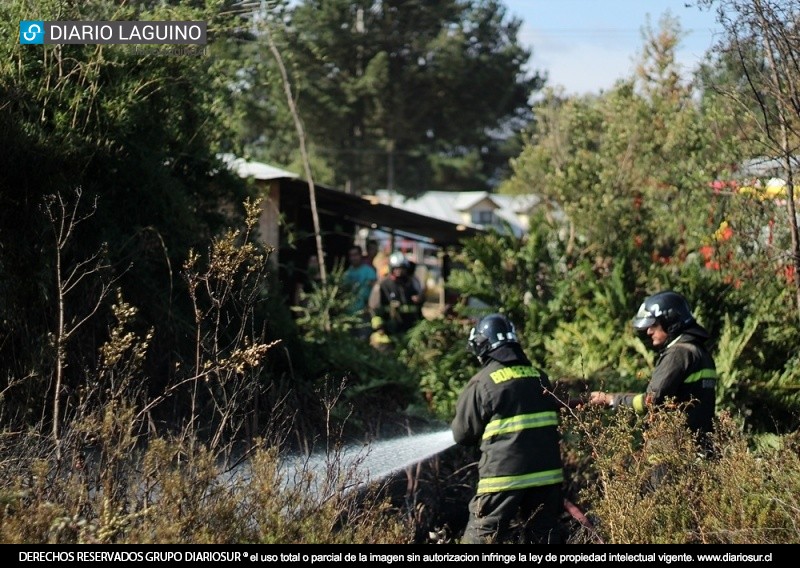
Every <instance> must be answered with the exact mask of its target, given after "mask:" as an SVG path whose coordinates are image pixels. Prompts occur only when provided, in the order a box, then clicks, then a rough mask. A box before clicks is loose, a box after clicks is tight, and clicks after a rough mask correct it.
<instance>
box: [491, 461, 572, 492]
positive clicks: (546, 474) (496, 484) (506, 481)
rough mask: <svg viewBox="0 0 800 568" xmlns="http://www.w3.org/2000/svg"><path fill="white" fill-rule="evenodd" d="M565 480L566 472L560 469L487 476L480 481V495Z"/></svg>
mask: <svg viewBox="0 0 800 568" xmlns="http://www.w3.org/2000/svg"><path fill="white" fill-rule="evenodd" d="M562 481H564V472H563V470H561V469H560V468H559V469H551V470H547V471H537V472H536V473H526V474H524V475H506V476H503V477H487V478H485V479H481V480H479V481H478V490H477V493H478V495H480V494H482V493H497V492H499V491H512V490H514V489H525V488H526V487H540V486H542V485H555V484H557V483H561V482H562Z"/></svg>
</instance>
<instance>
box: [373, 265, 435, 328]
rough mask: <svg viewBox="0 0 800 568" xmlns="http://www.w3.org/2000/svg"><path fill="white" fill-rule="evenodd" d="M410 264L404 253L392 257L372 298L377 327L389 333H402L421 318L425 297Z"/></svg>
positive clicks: (376, 285)
mask: <svg viewBox="0 0 800 568" xmlns="http://www.w3.org/2000/svg"><path fill="white" fill-rule="evenodd" d="M410 266H411V264H410V263H409V261H408V259H407V258H406V257H405V255H404V254H403V253H401V252H395V253H392V255H391V256H390V257H389V274H387V275H386V276H384V277H383V278H382V279H380V280H379V281H378V282H377V283H376V284H375V286H374V287H373V288H372V293H371V294H370V298H369V308H370V310H371V311H372V314H373V319H372V327H373V329H374V330H378V329H382V330H383V331H384V332H385V333H386V334H387V335H389V336H399V335H402V334H404V333H405V332H407V331H408V330H409V329H411V328H412V327H413V326H414V324H416V323H417V322H418V321H419V320H420V319H422V304H423V302H424V298H423V295H422V291H421V290H420V289H419V286H418V283H417V282H416V281H415V279H414V278H413V277H412V275H411V273H410Z"/></svg>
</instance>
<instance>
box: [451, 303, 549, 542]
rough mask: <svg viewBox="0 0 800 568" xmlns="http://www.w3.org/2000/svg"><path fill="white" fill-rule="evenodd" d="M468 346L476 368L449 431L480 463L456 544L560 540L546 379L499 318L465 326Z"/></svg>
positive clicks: (509, 325)
mask: <svg viewBox="0 0 800 568" xmlns="http://www.w3.org/2000/svg"><path fill="white" fill-rule="evenodd" d="M467 349H468V350H469V351H470V352H471V353H473V354H474V355H475V356H476V357H477V358H478V361H479V362H480V364H481V365H482V368H481V369H480V371H478V372H477V373H476V374H475V375H474V376H473V377H472V378H471V379H470V381H469V382H468V383H467V385H466V387H464V390H463V391H462V392H461V394H460V395H459V397H458V401H457V403H456V415H455V418H454V419H453V421H452V423H451V426H450V427H451V430H452V432H453V439H454V440H455V442H456V443H458V444H462V445H465V446H478V447H479V448H480V451H481V459H480V463H479V465H478V477H479V479H478V486H477V490H476V493H475V495H474V496H473V498H472V499H471V500H470V503H469V520H468V522H467V526H466V529H465V531H464V535H463V537H462V538H461V542H462V543H467V544H484V543H506V542H516V543H536V544H558V543H561V542H562V537H561V534H560V527H559V521H560V517H561V513H562V511H563V506H564V496H563V489H562V483H563V481H564V472H563V465H562V461H561V447H560V435H559V432H558V408H559V403H558V401H557V400H556V399H555V397H554V396H553V394H552V392H551V385H550V380H549V378H548V376H547V374H546V373H545V372H544V371H542V370H540V369H537V368H536V367H534V366H533V364H532V363H531V362H530V360H529V359H528V357H527V356H526V355H525V353H524V352H523V350H522V347H521V346H520V344H519V341H518V339H517V333H516V329H515V328H514V324H513V323H511V321H510V320H508V318H506V317H505V316H503V315H501V314H491V315H488V316H486V317H484V318H483V319H481V320H480V321H479V322H478V324H477V325H476V326H475V327H473V328H472V330H471V331H470V334H469V340H468V341H467Z"/></svg>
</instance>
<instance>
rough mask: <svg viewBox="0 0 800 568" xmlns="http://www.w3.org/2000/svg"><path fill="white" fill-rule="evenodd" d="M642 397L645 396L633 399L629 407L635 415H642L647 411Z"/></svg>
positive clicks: (639, 395) (640, 395)
mask: <svg viewBox="0 0 800 568" xmlns="http://www.w3.org/2000/svg"><path fill="white" fill-rule="evenodd" d="M644 397H645V395H643V394H637V395H636V396H635V397H633V401H632V402H631V406H632V407H633V410H634V411H636V413H637V414H644V413H645V411H647V406H646V405H645V403H644Z"/></svg>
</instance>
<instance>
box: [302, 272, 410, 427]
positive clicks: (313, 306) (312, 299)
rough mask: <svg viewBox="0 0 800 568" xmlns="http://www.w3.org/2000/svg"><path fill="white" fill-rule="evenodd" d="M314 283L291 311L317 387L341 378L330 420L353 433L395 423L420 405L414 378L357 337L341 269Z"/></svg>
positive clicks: (359, 323)
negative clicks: (338, 422)
mask: <svg viewBox="0 0 800 568" xmlns="http://www.w3.org/2000/svg"><path fill="white" fill-rule="evenodd" d="M328 276H329V277H328V280H327V282H326V283H325V284H321V283H317V284H315V285H314V286H313V288H312V290H311V291H310V292H308V293H306V294H304V295H303V299H302V301H301V303H300V305H298V306H294V307H293V311H294V312H295V313H296V315H297V318H296V323H297V326H298V328H299V330H300V332H301V334H302V337H303V338H304V340H305V347H304V351H305V353H306V354H305V358H306V359H307V361H308V363H309V365H308V372H309V375H310V377H312V378H313V379H314V380H315V381H316V384H317V385H319V386H320V387H321V388H325V389H327V388H329V385H328V383H330V382H331V381H334V382H335V381H337V380H341V381H342V382H343V390H342V393H341V395H342V396H341V402H342V404H340V405H339V406H338V407H337V408H336V409H335V413H334V415H335V418H336V419H337V420H339V421H341V422H342V423H344V422H345V421H346V422H347V423H348V425H349V426H350V427H353V428H355V429H359V428H361V429H363V430H365V431H366V430H369V429H370V427H371V424H375V423H379V422H381V421H382V420H383V421H385V420H387V419H388V420H392V419H395V418H396V417H397V416H398V415H399V414H400V413H401V412H402V411H404V410H405V409H406V408H407V407H408V406H409V405H413V404H418V403H419V390H418V381H419V379H418V377H417V376H416V375H415V374H414V370H413V369H409V367H408V366H406V365H405V364H403V363H402V362H401V361H400V360H399V359H398V357H397V354H395V353H392V352H388V353H386V352H382V351H378V350H376V349H374V348H373V347H372V346H371V345H370V344H369V342H368V341H367V338H365V337H363V336H360V337H359V332H360V331H361V330H363V328H364V325H365V321H364V320H363V319H362V316H361V315H360V314H355V315H354V314H352V313H351V310H350V303H351V300H352V297H351V292H350V290H349V289H347V288H346V287H344V286H343V282H342V276H343V270H342V267H341V266H340V267H337V268H336V269H335V270H334V271H333V272H332V273H331V274H329V275H328Z"/></svg>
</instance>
